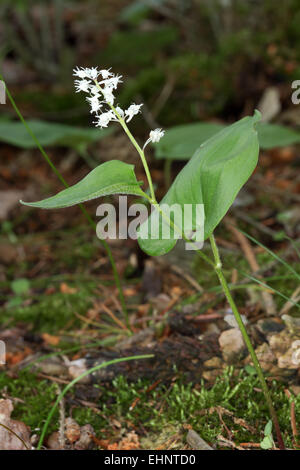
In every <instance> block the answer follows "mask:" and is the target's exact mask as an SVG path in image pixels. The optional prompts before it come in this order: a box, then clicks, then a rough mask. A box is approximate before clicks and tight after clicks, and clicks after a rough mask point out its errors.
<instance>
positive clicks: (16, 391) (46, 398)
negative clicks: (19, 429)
mask: <svg viewBox="0 0 300 470" xmlns="http://www.w3.org/2000/svg"><path fill="white" fill-rule="evenodd" d="M0 389H1V391H2V392H4V391H5V393H6V394H7V395H8V396H9V397H12V398H18V400H16V401H14V411H13V415H12V417H13V418H14V419H18V420H20V421H23V422H24V423H25V424H27V425H28V426H29V427H30V429H31V431H33V432H34V430H35V429H36V428H41V427H42V426H43V424H44V422H45V419H46V418H47V415H48V413H49V411H50V409H51V406H52V404H53V402H54V400H55V399H56V397H57V386H56V384H54V383H50V382H48V381H47V380H39V379H38V378H37V377H36V376H35V375H34V374H31V373H30V372H25V371H23V372H19V373H18V376H17V378H15V379H13V380H12V379H11V377H9V376H8V375H7V374H1V375H0ZM57 418H58V413H55V416H54V419H53V421H52V423H51V425H50V432H51V431H53V430H55V429H56V428H57ZM36 433H37V434H38V431H36Z"/></svg>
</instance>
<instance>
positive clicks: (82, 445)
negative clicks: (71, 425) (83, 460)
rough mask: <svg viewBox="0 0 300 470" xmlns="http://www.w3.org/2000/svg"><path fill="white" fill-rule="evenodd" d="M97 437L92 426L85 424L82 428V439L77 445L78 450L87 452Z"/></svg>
mask: <svg viewBox="0 0 300 470" xmlns="http://www.w3.org/2000/svg"><path fill="white" fill-rule="evenodd" d="M94 435H95V431H94V428H93V426H92V425H91V424H85V425H84V426H82V427H81V428H80V438H79V440H78V441H77V442H76V444H75V449H76V450H86V449H88V448H89V447H90V445H91V444H92V442H93V436H94Z"/></svg>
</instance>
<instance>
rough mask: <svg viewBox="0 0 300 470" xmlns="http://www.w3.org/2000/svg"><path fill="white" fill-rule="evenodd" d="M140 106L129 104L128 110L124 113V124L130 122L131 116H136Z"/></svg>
mask: <svg viewBox="0 0 300 470" xmlns="http://www.w3.org/2000/svg"><path fill="white" fill-rule="evenodd" d="M142 106H143V105H142V104H135V103H133V104H131V105H130V106H129V108H128V109H126V111H125V116H126V118H127V119H126V122H129V121H131V119H132V118H133V116H135V115H136V114H138V113H139V112H140V110H141V107H142Z"/></svg>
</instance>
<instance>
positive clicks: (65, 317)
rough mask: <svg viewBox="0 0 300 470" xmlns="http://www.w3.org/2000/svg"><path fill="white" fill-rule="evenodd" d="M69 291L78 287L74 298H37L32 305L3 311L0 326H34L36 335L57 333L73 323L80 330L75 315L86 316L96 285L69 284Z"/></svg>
mask: <svg viewBox="0 0 300 470" xmlns="http://www.w3.org/2000/svg"><path fill="white" fill-rule="evenodd" d="M68 285H69V286H70V287H76V288H77V292H75V293H74V294H62V293H61V292H57V293H54V294H52V295H47V294H37V295H36V296H34V298H33V303H32V304H31V305H27V306H26V305H24V304H23V306H19V307H18V306H17V307H14V309H13V315H12V308H5V309H2V313H1V323H2V324H6V325H12V324H16V323H18V322H26V323H31V325H32V328H33V330H34V331H39V332H47V333H56V332H58V331H59V330H60V329H62V328H64V327H66V325H67V324H68V323H69V322H71V321H72V328H74V327H76V326H78V325H79V324H80V321H79V320H78V319H77V318H76V316H75V315H74V312H76V313H79V314H81V315H84V314H85V313H86V311H87V309H88V308H90V306H91V304H92V298H93V297H92V295H93V292H94V288H95V282H93V281H90V282H88V283H84V284H83V283H80V285H79V283H78V284H77V283H74V282H73V283H68Z"/></svg>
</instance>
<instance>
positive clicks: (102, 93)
mask: <svg viewBox="0 0 300 470" xmlns="http://www.w3.org/2000/svg"><path fill="white" fill-rule="evenodd" d="M74 75H75V77H78V79H77V80H75V87H76V92H77V93H78V92H80V91H83V92H85V93H88V94H89V96H88V97H87V101H88V103H89V104H90V107H91V113H93V114H95V115H96V121H94V124H95V125H96V127H101V128H102V127H107V126H108V124H109V123H110V122H111V121H120V119H123V120H124V121H125V122H129V121H131V119H132V118H133V117H134V116H135V115H136V114H138V113H139V112H140V109H141V107H142V104H134V103H133V104H131V105H130V106H129V108H128V109H125V110H123V109H122V108H120V106H116V107H114V103H115V96H114V91H115V90H116V89H117V87H118V85H119V83H121V82H122V80H121V79H122V76H121V75H115V74H113V73H112V72H111V71H110V69H109V70H106V69H103V70H98V68H96V67H92V68H83V67H77V68H76V69H74Z"/></svg>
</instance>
